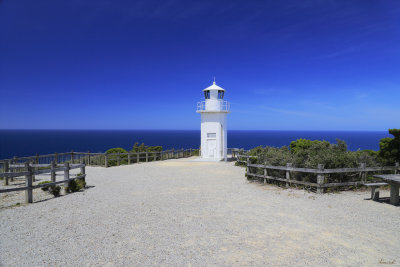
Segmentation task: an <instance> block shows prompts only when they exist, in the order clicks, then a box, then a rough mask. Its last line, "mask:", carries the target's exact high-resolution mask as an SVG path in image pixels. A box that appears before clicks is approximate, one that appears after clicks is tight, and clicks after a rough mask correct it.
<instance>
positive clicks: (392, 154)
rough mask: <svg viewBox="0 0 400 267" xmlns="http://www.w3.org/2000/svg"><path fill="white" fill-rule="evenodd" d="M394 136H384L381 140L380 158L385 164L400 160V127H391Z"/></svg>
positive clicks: (390, 131)
mask: <svg viewBox="0 0 400 267" xmlns="http://www.w3.org/2000/svg"><path fill="white" fill-rule="evenodd" d="M389 133H390V134H391V135H393V138H390V137H386V138H382V139H381V140H380V142H379V160H380V161H381V162H382V164H383V165H393V164H394V163H395V162H400V129H389Z"/></svg>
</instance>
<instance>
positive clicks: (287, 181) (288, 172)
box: [286, 163, 292, 187]
mask: <svg viewBox="0 0 400 267" xmlns="http://www.w3.org/2000/svg"><path fill="white" fill-rule="evenodd" d="M291 167H292V163H286V168H291ZM289 180H290V171H289V170H286V187H289Z"/></svg>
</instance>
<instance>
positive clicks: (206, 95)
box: [204, 90, 210, 99]
mask: <svg viewBox="0 0 400 267" xmlns="http://www.w3.org/2000/svg"><path fill="white" fill-rule="evenodd" d="M204 97H205V98H206V99H210V91H209V90H207V91H204Z"/></svg>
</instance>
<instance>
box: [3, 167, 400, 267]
mask: <svg viewBox="0 0 400 267" xmlns="http://www.w3.org/2000/svg"><path fill="white" fill-rule="evenodd" d="M86 173H87V182H88V185H90V186H92V187H91V188H89V189H87V190H85V191H83V192H78V193H74V194H69V195H65V196H61V197H58V198H51V197H48V196H47V197H42V198H40V197H39V199H38V200H42V201H39V202H36V203H34V204H30V205H21V206H18V207H16V206H14V207H11V208H10V207H8V208H4V207H5V206H10V205H7V203H11V202H10V200H7V199H4V198H2V199H1V202H2V207H3V208H0V265H1V266H380V265H382V264H383V265H389V266H400V207H395V206H391V205H388V204H384V203H378V202H373V201H370V200H365V199H366V198H368V197H369V192H368V191H365V192H343V193H340V194H325V195H316V194H314V193H307V192H305V191H303V190H295V189H282V188H278V187H275V186H271V185H262V184H259V183H249V182H248V181H247V180H246V178H245V177H244V169H243V168H240V167H235V166H234V165H233V163H229V162H228V163H225V162H212V163H211V162H189V161H188V159H180V160H168V161H163V162H151V163H141V164H134V165H130V166H121V167H112V168H108V169H105V168H99V167H98V168H95V167H88V168H87V170H86ZM20 194H21V195H22V194H23V193H20ZM381 196H389V192H387V191H384V192H381ZM10 199H11V200H13V201H14V202H15V201H16V200H17V199H18V196H12V197H10ZM22 199H23V198H22ZM46 199H47V200H46Z"/></svg>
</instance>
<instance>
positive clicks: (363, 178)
mask: <svg viewBox="0 0 400 267" xmlns="http://www.w3.org/2000/svg"><path fill="white" fill-rule="evenodd" d="M365 167H366V163H360V168H361V169H365ZM360 181H361V183H364V184H365V183H366V182H367V173H366V172H365V171H361V172H360Z"/></svg>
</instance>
